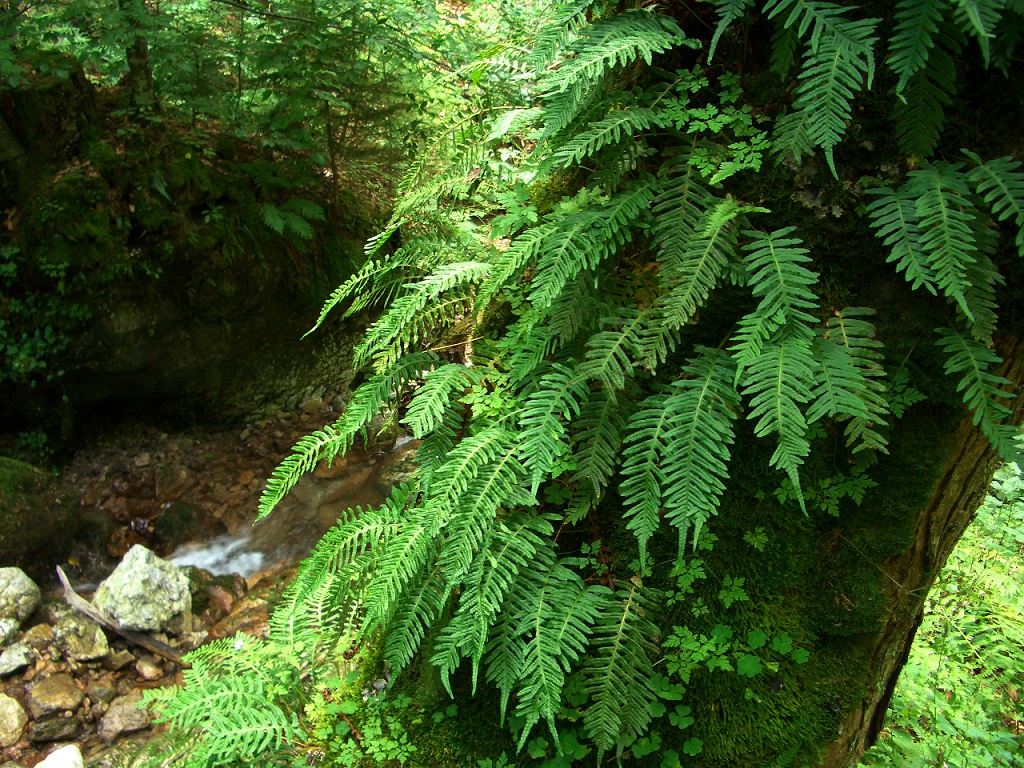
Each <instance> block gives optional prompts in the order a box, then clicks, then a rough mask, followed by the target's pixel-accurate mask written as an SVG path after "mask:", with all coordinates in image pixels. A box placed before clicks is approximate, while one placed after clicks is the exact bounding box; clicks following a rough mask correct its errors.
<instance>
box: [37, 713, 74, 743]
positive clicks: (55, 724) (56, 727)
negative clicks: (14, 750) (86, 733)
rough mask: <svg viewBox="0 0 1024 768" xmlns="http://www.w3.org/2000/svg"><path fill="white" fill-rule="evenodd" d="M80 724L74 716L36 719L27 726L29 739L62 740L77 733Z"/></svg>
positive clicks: (70, 737)
mask: <svg viewBox="0 0 1024 768" xmlns="http://www.w3.org/2000/svg"><path fill="white" fill-rule="evenodd" d="M81 727H82V724H81V723H80V722H79V721H78V718H75V717H55V718H52V719H50V720H36V721H35V722H33V723H32V724H31V725H30V726H29V727H28V738H29V740H30V741H64V740H65V739H73V738H74V737H75V736H77V735H78V731H79V730H80V729H81Z"/></svg>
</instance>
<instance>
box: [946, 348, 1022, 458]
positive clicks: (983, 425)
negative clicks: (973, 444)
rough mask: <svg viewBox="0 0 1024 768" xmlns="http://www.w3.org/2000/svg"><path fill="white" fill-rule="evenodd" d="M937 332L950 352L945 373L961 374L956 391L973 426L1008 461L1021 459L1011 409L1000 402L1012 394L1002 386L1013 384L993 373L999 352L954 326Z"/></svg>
mask: <svg viewBox="0 0 1024 768" xmlns="http://www.w3.org/2000/svg"><path fill="white" fill-rule="evenodd" d="M936 333H938V334H939V340H938V342H937V344H938V346H939V347H940V348H941V349H942V350H943V352H945V353H946V355H947V357H946V364H945V370H946V373H947V374H949V375H953V374H958V375H959V376H960V383H959V384H958V385H957V391H958V392H963V398H964V403H966V405H967V407H968V408H970V409H971V411H972V414H973V416H972V420H973V423H974V425H975V426H976V427H979V428H980V429H981V431H982V433H983V434H984V435H985V437H987V438H988V439H989V441H990V442H991V443H992V445H993V447H995V449H996V450H997V451H998V452H999V455H1000V456H1001V457H1002V458H1003V459H1004V460H1005V461H1017V460H1019V458H1020V448H1019V446H1018V445H1017V443H1016V442H1015V437H1016V435H1017V429H1016V428H1015V427H1014V426H1013V425H1011V424H1007V423H1005V422H1006V419H1007V418H1008V417H1009V416H1010V413H1011V412H1010V409H1009V408H1008V407H1007V406H1006V405H1004V404H1003V403H1001V402H1000V400H1005V399H1007V398H1010V397H1012V394H1011V393H1010V392H1007V391H1005V390H1004V389H1002V387H1006V386H1012V384H1011V382H1009V381H1008V380H1006V379H1004V378H1003V377H1001V376H997V375H995V374H994V373H991V372H990V369H991V368H992V367H993V366H995V365H998V364H1000V363H1001V362H1002V360H1001V359H1000V357H999V355H997V354H996V353H995V352H993V351H992V350H991V349H989V348H988V347H986V346H984V345H982V344H981V343H979V342H978V341H976V340H975V339H972V338H967V337H964V336H963V335H961V334H960V333H958V332H957V331H955V330H953V329H951V328H937V329H936Z"/></svg>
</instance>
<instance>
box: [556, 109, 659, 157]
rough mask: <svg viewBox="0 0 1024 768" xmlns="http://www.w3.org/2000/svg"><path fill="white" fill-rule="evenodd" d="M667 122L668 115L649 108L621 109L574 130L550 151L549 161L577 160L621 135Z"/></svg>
mask: <svg viewBox="0 0 1024 768" xmlns="http://www.w3.org/2000/svg"><path fill="white" fill-rule="evenodd" d="M670 122H671V121H670V119H669V118H668V116H666V115H665V114H664V113H662V112H658V111H656V110H653V109H648V108H645V107H635V108H631V109H622V110H619V111H617V112H613V113H612V114H611V116H609V117H606V118H604V119H603V120H598V121H596V122H593V123H591V124H590V125H589V126H588V127H587V129H586V130H585V131H582V132H581V133H577V134H576V135H575V136H573V137H572V139H570V140H569V141H568V142H566V143H565V144H563V145H562V146H560V147H559V148H558V149H557V150H556V151H555V152H554V153H552V158H551V161H552V162H553V163H554V164H555V166H569V165H572V164H573V163H581V162H583V160H585V159H586V158H588V157H592V156H594V155H595V154H597V153H598V152H599V151H600V150H601V149H603V148H604V147H606V146H608V145H609V144H618V143H619V142H621V141H622V140H623V139H625V138H629V137H631V136H635V135H636V134H637V133H639V132H641V131H649V130H650V129H651V128H652V127H657V128H664V127H665V126H667V125H668V124H669V123H670Z"/></svg>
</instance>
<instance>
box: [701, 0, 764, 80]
mask: <svg viewBox="0 0 1024 768" xmlns="http://www.w3.org/2000/svg"><path fill="white" fill-rule="evenodd" d="M753 4H754V0H715V6H716V8H717V10H718V25H717V26H716V27H715V34H714V35H712V37H711V44H710V45H709V46H708V63H709V64H710V63H711V61H712V60H713V59H714V58H715V51H716V50H718V43H719V41H720V40H721V39H722V35H723V34H724V33H725V30H727V29H728V28H729V27H731V26H732V24H733V22H735V21H736V19H739V18H742V17H743V16H744V15H745V14H746V12H747V10H748V9H749V8H750V7H751V6H752V5H753Z"/></svg>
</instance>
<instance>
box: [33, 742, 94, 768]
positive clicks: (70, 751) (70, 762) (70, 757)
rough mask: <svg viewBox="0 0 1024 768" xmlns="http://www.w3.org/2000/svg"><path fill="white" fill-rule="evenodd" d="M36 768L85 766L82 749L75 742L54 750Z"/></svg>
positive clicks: (78, 767)
mask: <svg viewBox="0 0 1024 768" xmlns="http://www.w3.org/2000/svg"><path fill="white" fill-rule="evenodd" d="M36 768H85V761H84V760H83V759H82V751H81V750H80V749H79V748H78V747H77V746H76V745H74V744H69V745H68V746H66V747H61V748H60V749H57V750H54V751H53V752H51V753H50V754H49V755H47V756H46V759H45V760H43V762H41V763H37V764H36Z"/></svg>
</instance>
